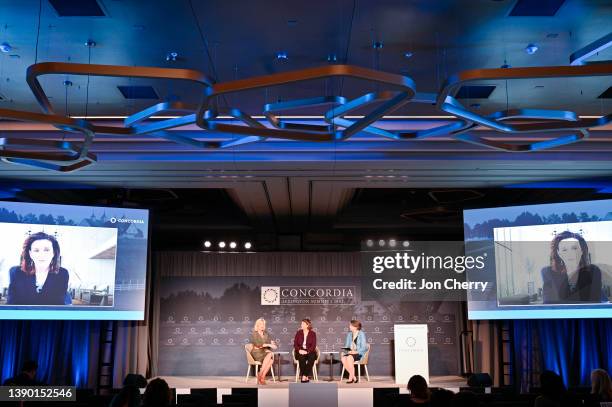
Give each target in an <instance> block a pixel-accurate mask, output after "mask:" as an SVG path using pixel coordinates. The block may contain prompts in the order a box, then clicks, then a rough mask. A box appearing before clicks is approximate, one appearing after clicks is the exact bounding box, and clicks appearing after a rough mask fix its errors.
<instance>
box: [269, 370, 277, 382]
mask: <svg viewBox="0 0 612 407" xmlns="http://www.w3.org/2000/svg"><path fill="white" fill-rule="evenodd" d="M270 373H272V381H273V382H274V383H276V377H274V366H270Z"/></svg>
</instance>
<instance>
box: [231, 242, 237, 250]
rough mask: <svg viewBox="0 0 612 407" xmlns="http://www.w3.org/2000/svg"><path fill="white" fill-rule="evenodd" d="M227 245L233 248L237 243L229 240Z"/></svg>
mask: <svg viewBox="0 0 612 407" xmlns="http://www.w3.org/2000/svg"><path fill="white" fill-rule="evenodd" d="M229 246H230V249H235V248H236V246H237V244H236V242H230V244H229Z"/></svg>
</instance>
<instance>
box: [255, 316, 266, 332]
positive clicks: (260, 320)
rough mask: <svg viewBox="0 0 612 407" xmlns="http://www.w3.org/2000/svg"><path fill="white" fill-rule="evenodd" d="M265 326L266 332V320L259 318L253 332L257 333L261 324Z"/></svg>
mask: <svg viewBox="0 0 612 407" xmlns="http://www.w3.org/2000/svg"><path fill="white" fill-rule="evenodd" d="M260 323H261V324H263V330H264V331H265V330H266V320H265V319H263V318H259V319H258V320H257V321H255V325H253V331H257V325H259V324H260Z"/></svg>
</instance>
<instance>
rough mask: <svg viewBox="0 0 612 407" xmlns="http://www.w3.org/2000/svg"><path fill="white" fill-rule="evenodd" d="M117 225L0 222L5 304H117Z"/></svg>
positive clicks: (1, 300)
mask: <svg viewBox="0 0 612 407" xmlns="http://www.w3.org/2000/svg"><path fill="white" fill-rule="evenodd" d="M116 258H117V229H116V228H105V227H87V226H64V225H44V224H23V223H0V306H66V307H68V306H91V307H113V305H114V291H115V274H116Z"/></svg>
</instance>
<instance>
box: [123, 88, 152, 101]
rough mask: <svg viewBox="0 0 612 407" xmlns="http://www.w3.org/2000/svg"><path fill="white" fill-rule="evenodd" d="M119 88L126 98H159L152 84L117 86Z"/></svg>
mask: <svg viewBox="0 0 612 407" xmlns="http://www.w3.org/2000/svg"><path fill="white" fill-rule="evenodd" d="M117 89H119V92H121V94H122V95H123V97H124V98H126V99H159V96H157V92H155V89H153V87H151V86H117Z"/></svg>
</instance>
